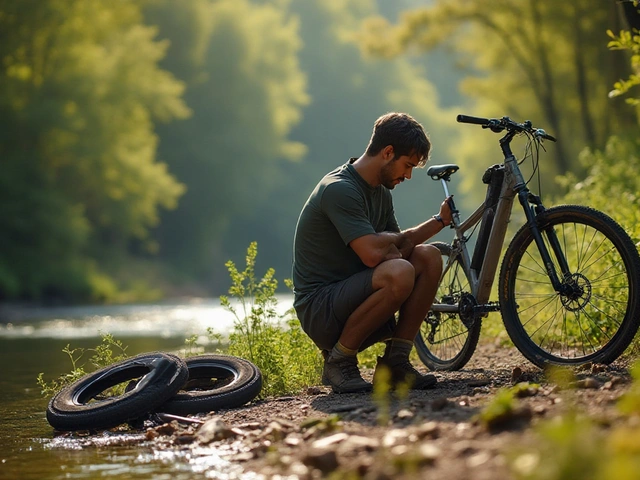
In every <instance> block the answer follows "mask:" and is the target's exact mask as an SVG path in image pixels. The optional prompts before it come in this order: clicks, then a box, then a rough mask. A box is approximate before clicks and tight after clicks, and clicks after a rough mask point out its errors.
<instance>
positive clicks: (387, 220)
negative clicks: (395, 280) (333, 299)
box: [293, 158, 400, 304]
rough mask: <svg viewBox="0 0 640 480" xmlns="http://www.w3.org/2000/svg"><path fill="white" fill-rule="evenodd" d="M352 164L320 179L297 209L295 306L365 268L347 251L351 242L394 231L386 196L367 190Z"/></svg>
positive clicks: (390, 204) (383, 189)
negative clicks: (331, 284) (300, 210)
mask: <svg viewBox="0 0 640 480" xmlns="http://www.w3.org/2000/svg"><path fill="white" fill-rule="evenodd" d="M355 160H356V159H355V158H352V159H351V160H349V163H346V164H345V165H342V166H341V167H339V168H337V169H335V170H334V171H332V172H331V173H328V174H327V175H325V177H324V178H323V179H322V180H320V182H319V183H318V185H317V186H316V188H315V189H314V190H313V192H311V195H310V196H309V198H308V200H307V202H306V203H305V204H304V207H303V208H302V212H301V213H300V217H299V218H298V224H297V226H296V233H295V238H294V247H293V285H294V293H295V296H296V304H299V303H302V302H304V300H305V297H307V296H308V295H309V294H310V293H312V292H314V291H315V290H316V289H318V288H319V287H323V286H325V285H328V284H330V283H334V282H338V281H340V280H344V279H346V278H348V277H350V276H351V275H354V274H356V273H358V272H360V271H362V270H364V269H366V268H367V266H366V265H365V264H364V263H362V261H361V260H360V257H358V255H357V254H356V253H355V252H354V251H353V250H352V249H351V247H349V243H350V242H351V241H353V240H355V239H356V238H359V237H362V236H364V235H369V234H372V233H378V232H384V231H392V232H399V231H400V229H399V228H398V222H397V221H396V217H395V214H394V211H393V202H392V198H391V191H390V190H389V189H388V188H386V187H384V186H382V185H381V186H378V187H375V188H374V187H371V186H370V185H369V184H368V183H367V182H366V181H365V180H364V179H363V178H362V177H361V176H360V174H359V173H358V172H357V171H356V169H355V168H354V166H353V165H351V164H352V163H353V162H354V161H355Z"/></svg>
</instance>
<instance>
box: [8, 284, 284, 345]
mask: <svg viewBox="0 0 640 480" xmlns="http://www.w3.org/2000/svg"><path fill="white" fill-rule="evenodd" d="M292 304H293V299H292V296H291V295H280V296H278V307H277V310H278V313H279V314H284V313H285V312H286V311H287V310H288V309H289V308H291V306H292ZM235 306H236V307H237V308H241V306H239V305H235ZM234 320H235V317H234V316H233V314H232V313H230V312H229V311H227V310H226V309H224V308H223V307H222V306H221V305H220V300H218V299H198V300H192V301H189V302H180V303H178V302H175V303H166V304H154V305H106V306H75V307H52V308H36V307H22V308H18V307H2V308H0V322H5V323H0V337H13V338H17V337H30V338H90V337H96V336H98V335H99V334H100V333H111V334H112V335H113V336H114V337H119V336H128V337H131V336H158V337H162V338H169V337H176V336H184V335H192V334H204V333H206V330H207V328H209V327H212V328H213V329H214V330H215V331H216V332H217V333H220V334H222V335H226V334H228V333H229V331H230V330H231V329H232V327H233V323H234Z"/></svg>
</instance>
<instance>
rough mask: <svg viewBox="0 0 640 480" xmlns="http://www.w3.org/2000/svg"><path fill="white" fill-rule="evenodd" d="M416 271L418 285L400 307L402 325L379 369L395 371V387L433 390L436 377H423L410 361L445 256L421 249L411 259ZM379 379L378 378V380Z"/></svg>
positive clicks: (393, 379) (395, 333)
mask: <svg viewBox="0 0 640 480" xmlns="http://www.w3.org/2000/svg"><path fill="white" fill-rule="evenodd" d="M409 261H410V262H411V265H413V267H414V270H415V275H416V276H415V285H414V288H413V291H412V292H411V294H410V295H409V297H408V298H407V300H406V301H405V302H404V303H403V304H402V306H401V307H400V315H399V318H398V325H397V327H396V330H395V332H394V336H393V338H392V339H391V340H390V341H388V342H387V347H386V350H385V354H384V356H383V357H382V358H380V359H379V360H378V365H377V366H376V372H377V371H378V368H379V367H380V368H383V367H385V368H388V369H389V370H390V371H391V381H392V383H394V384H397V383H400V382H410V383H412V385H413V388H416V389H423V388H429V387H431V386H433V385H435V383H436V378H435V377H434V376H433V375H421V374H420V373H419V372H418V371H417V370H416V369H415V368H414V367H413V365H411V362H410V361H409V354H410V353H411V349H412V347H413V339H414V338H415V336H416V335H417V333H418V330H419V329H420V325H421V324H422V322H423V321H424V318H425V316H426V315H427V312H428V311H429V308H431V304H432V303H433V300H434V298H435V294H436V290H437V289H438V284H439V282H440V276H441V275H442V256H441V254H440V251H439V250H438V249H437V248H436V247H434V246H432V245H418V246H416V248H415V249H414V250H413V253H412V254H411V256H410V257H409ZM375 377H376V375H375V374H374V379H375Z"/></svg>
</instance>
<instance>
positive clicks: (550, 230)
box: [415, 115, 640, 370]
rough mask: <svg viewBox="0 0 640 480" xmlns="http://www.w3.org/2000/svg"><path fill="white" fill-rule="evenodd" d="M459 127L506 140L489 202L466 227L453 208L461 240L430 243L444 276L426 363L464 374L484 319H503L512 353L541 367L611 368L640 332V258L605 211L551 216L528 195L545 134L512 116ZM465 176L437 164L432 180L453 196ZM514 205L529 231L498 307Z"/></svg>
mask: <svg viewBox="0 0 640 480" xmlns="http://www.w3.org/2000/svg"><path fill="white" fill-rule="evenodd" d="M457 120H458V122H460V123H468V124H475V125H480V126H482V128H484V129H488V130H490V131H491V132H494V133H504V136H502V137H501V138H500V147H501V149H502V153H503V155H504V160H503V162H502V163H501V164H497V165H493V166H491V167H489V168H488V169H487V170H486V171H485V173H484V175H483V177H482V181H483V183H484V184H486V185H487V187H486V196H485V200H484V202H483V203H482V204H481V205H480V206H479V207H478V208H477V209H476V210H475V211H474V212H473V213H471V215H469V217H468V218H466V219H464V220H461V219H460V212H459V211H458V210H457V209H456V207H455V203H454V202H453V198H451V199H450V203H449V205H450V207H451V210H452V223H451V228H452V229H453V230H454V232H455V235H454V239H453V241H452V242H450V243H446V242H434V243H433V245H434V246H436V247H437V248H438V249H439V250H440V252H441V254H442V256H443V274H442V278H441V283H440V285H439V287H438V292H437V294H436V299H435V301H434V304H433V305H432V307H431V309H430V311H429V312H428V314H427V316H426V318H425V320H424V322H423V323H422V325H421V328H420V331H419V332H418V335H417V336H416V339H415V346H416V350H417V352H418V355H419V357H420V359H421V360H422V362H423V363H424V364H425V365H426V366H427V367H429V368H430V369H431V370H459V369H461V368H462V367H463V366H464V365H465V364H466V363H467V362H468V361H469V359H470V358H471V356H472V355H473V352H474V351H475V349H476V347H477V344H478V340H479V336H480V329H481V326H482V320H483V318H484V317H486V316H487V315H488V314H489V313H491V312H500V313H501V314H502V320H503V323H504V326H505V329H506V331H507V333H508V335H509V337H510V339H511V341H512V342H513V344H514V345H515V346H516V348H517V349H518V350H519V351H520V352H521V353H522V354H523V355H524V356H525V357H526V358H527V359H528V360H529V361H531V362H532V363H534V364H535V365H537V366H539V367H545V366H546V365H550V364H553V365H580V364H584V363H589V362H592V363H605V364H606V363H610V362H612V361H614V360H615V359H616V358H618V357H619V356H620V355H621V354H622V353H623V352H624V350H625V349H626V348H627V347H628V346H629V344H630V343H631V341H632V340H633V337H634V335H635V334H636V332H637V330H638V326H639V325H640V291H639V289H640V256H639V255H638V251H637V249H636V247H635V245H634V243H633V241H632V240H631V238H630V237H629V235H628V234H627V233H626V232H625V231H624V230H623V228H622V227H621V226H620V225H618V223H616V222H615V221H614V220H613V219H612V218H610V217H609V216H607V215H606V214H604V213H602V212H600V211H597V210H595V209H593V208H590V207H586V206H580V205H560V206H554V207H551V208H545V207H544V205H543V204H542V200H541V198H540V196H538V195H535V194H533V193H532V192H531V191H530V190H529V188H528V184H529V182H530V181H531V180H532V179H533V178H534V175H535V173H537V174H538V180H539V178H540V177H539V175H540V172H539V169H538V158H539V153H540V148H541V147H542V143H543V141H544V140H549V141H556V139H555V138H553V137H552V136H551V135H548V134H547V133H546V132H545V131H544V130H543V129H540V128H534V127H533V126H532V124H531V122H530V121H526V122H523V123H518V122H515V121H513V120H511V119H510V118H509V117H502V118H499V119H497V118H494V119H488V118H478V117H471V116H467V115H458V117H457ZM517 135H523V136H525V137H526V140H527V141H526V148H525V155H524V157H523V159H522V160H520V161H518V159H517V158H516V156H515V155H514V154H513V153H512V151H511V141H512V140H513V139H514V137H516V136H517ZM527 159H529V160H531V162H532V171H533V173H532V174H531V176H530V177H528V179H527V180H525V178H524V175H523V172H522V171H521V169H520V165H521V164H522V163H523V162H524V161H525V160H527ZM458 170H459V167H458V165H455V164H447V165H434V166H431V167H429V168H428V169H427V175H429V176H430V177H431V178H432V179H434V180H436V181H440V182H441V184H442V186H443V188H444V193H445V197H449V196H450V194H449V189H448V186H447V183H448V182H449V181H450V180H451V176H452V175H453V174H455V173H456V172H457V171H458ZM515 198H517V199H518V201H519V203H520V205H521V206H522V208H523V210H524V216H525V218H526V223H525V224H524V225H523V226H522V227H521V228H520V229H519V230H518V231H517V232H516V234H515V235H514V237H513V239H512V240H511V242H510V243H509V245H508V247H507V249H506V252H505V253H504V257H503V259H502V265H501V267H500V273H499V275H498V292H497V301H490V296H491V293H492V286H493V283H494V279H495V276H496V272H497V269H498V263H499V259H500V255H501V252H502V246H503V242H504V240H505V236H506V233H507V225H508V223H509V221H510V217H511V212H512V207H513V203H514V199H515ZM476 230H477V233H478V235H477V238H476V239H475V240H476V241H475V245H474V246H473V248H470V244H469V241H470V239H471V238H472V237H473V235H474V234H475V232H476ZM470 251H471V254H470V253H469V252H470Z"/></svg>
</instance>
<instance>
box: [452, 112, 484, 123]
mask: <svg viewBox="0 0 640 480" xmlns="http://www.w3.org/2000/svg"><path fill="white" fill-rule="evenodd" d="M456 120H457V121H458V123H471V124H473V125H489V119H488V118H480V117H472V116H470V115H462V114H460V115H458V116H457V117H456Z"/></svg>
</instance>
